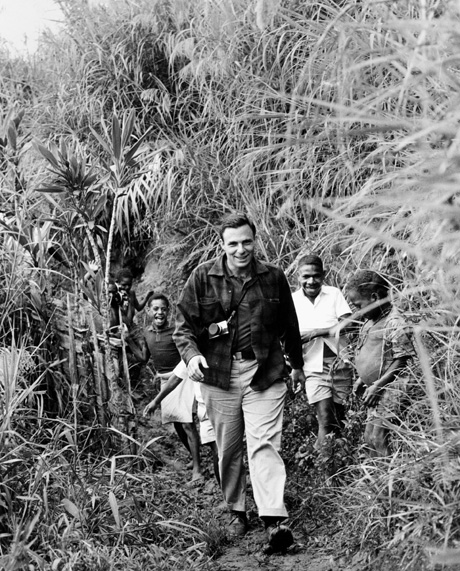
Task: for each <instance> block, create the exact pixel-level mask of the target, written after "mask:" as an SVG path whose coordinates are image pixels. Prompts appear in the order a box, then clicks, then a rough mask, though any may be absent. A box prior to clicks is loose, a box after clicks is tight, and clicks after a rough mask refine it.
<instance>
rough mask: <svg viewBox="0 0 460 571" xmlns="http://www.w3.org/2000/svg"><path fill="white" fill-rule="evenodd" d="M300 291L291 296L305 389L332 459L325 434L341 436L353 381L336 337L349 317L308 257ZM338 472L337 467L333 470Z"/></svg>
mask: <svg viewBox="0 0 460 571" xmlns="http://www.w3.org/2000/svg"><path fill="white" fill-rule="evenodd" d="M297 276H298V280H299V284H300V288H299V289H298V290H297V291H296V292H294V293H293V294H292V299H293V300H294V306H295V310H296V312H297V318H298V320H299V327H300V334H301V336H302V343H303V344H304V345H303V350H304V354H303V358H304V369H303V370H304V373H305V378H306V381H305V391H306V393H307V398H308V402H309V403H310V404H311V405H312V406H314V408H315V412H316V417H317V420H318V439H317V448H318V450H319V451H320V452H322V453H323V454H324V455H325V456H326V457H328V456H329V446H328V445H327V444H328V439H327V436H328V435H329V434H334V435H335V436H340V435H341V429H342V428H343V425H344V420H345V400H346V398H347V396H348V395H349V394H350V392H351V389H352V383H353V370H352V367H351V364H350V363H349V362H347V361H344V360H343V357H344V356H346V355H345V352H346V345H347V342H346V339H345V337H343V336H342V337H340V336H338V335H337V326H338V324H339V322H340V321H341V320H343V319H345V318H347V317H349V316H350V315H351V310H350V308H349V306H348V303H347V302H346V300H345V297H344V296H343V294H342V292H341V291H340V290H339V289H338V288H336V287H333V286H328V285H325V284H324V276H325V272H324V268H323V262H322V260H321V258H320V257H319V256H316V255H313V254H311V255H307V256H304V257H302V258H301V259H300V260H299V262H298V270H297ZM332 471H334V469H332Z"/></svg>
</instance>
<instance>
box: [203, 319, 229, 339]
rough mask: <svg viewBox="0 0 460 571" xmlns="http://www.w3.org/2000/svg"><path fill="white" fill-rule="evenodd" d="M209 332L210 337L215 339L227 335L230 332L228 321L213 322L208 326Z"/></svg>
mask: <svg viewBox="0 0 460 571" xmlns="http://www.w3.org/2000/svg"><path fill="white" fill-rule="evenodd" d="M208 334H209V339H215V338H216V337H221V336H222V335H227V334H228V323H227V321H219V323H211V324H210V325H209V327H208Z"/></svg>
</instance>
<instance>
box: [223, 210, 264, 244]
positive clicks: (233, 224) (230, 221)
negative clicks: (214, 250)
mask: <svg viewBox="0 0 460 571" xmlns="http://www.w3.org/2000/svg"><path fill="white" fill-rule="evenodd" d="M241 226H249V227H250V228H251V230H252V233H253V234H254V237H255V235H256V227H255V224H254V222H253V221H252V220H251V219H250V218H249V217H248V216H247V215H246V214H244V213H243V212H232V213H231V214H227V215H226V216H224V217H223V218H222V220H221V222H220V227H219V236H220V237H221V239H223V235H224V232H225V230H227V228H241Z"/></svg>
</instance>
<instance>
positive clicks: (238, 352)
mask: <svg viewBox="0 0 460 571" xmlns="http://www.w3.org/2000/svg"><path fill="white" fill-rule="evenodd" d="M233 358H234V359H236V360H237V361H241V359H242V358H243V354H242V352H241V351H237V352H236V353H233Z"/></svg>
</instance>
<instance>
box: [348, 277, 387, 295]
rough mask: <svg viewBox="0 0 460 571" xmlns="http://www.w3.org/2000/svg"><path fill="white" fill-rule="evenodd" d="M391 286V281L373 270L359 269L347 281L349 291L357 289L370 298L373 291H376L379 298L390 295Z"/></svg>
mask: <svg viewBox="0 0 460 571" xmlns="http://www.w3.org/2000/svg"><path fill="white" fill-rule="evenodd" d="M390 287H391V284H390V282H389V281H388V280H387V279H386V278H384V277H383V276H382V275H380V274H378V273H377V272H374V271H373V270H359V271H357V272H356V273H355V274H353V275H352V276H351V278H350V279H349V280H348V283H347V291H352V290H355V291H357V292H358V293H359V294H360V295H363V296H365V297H366V298H370V297H371V294H373V293H376V294H377V295H378V297H379V299H383V298H385V297H388V292H389V290H390Z"/></svg>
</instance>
